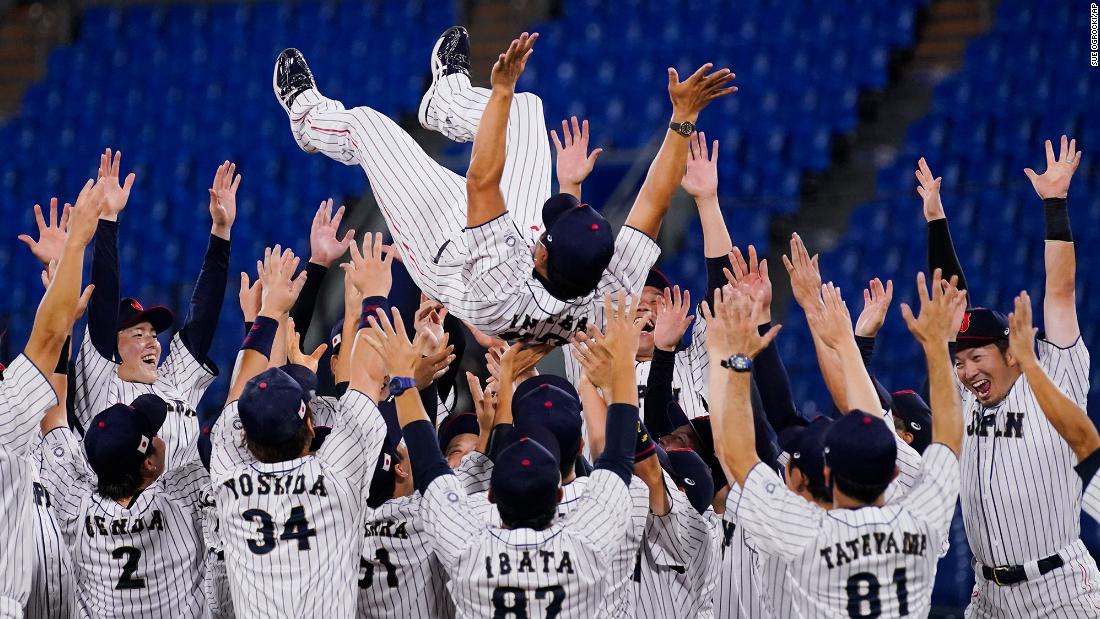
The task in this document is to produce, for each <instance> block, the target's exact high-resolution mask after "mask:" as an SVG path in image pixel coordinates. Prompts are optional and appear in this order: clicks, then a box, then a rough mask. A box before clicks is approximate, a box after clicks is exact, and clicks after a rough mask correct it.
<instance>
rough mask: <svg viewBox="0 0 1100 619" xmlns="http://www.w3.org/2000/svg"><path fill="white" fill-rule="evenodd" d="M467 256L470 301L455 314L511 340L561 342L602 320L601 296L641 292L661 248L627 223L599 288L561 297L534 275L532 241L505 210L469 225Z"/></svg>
mask: <svg viewBox="0 0 1100 619" xmlns="http://www.w3.org/2000/svg"><path fill="white" fill-rule="evenodd" d="M466 240H467V245H468V247H469V250H468V255H467V256H466V257H465V262H464V266H463V271H462V278H463V281H465V282H466V284H467V286H468V287H469V292H468V294H467V296H466V300H467V301H468V302H466V303H459V306H458V307H453V308H452V307H450V306H448V309H450V310H451V313H453V314H455V315H456V316H458V317H460V318H462V319H463V320H466V321H468V322H470V323H471V324H473V325H474V326H475V327H477V328H478V329H480V330H482V331H484V332H485V333H488V334H490V335H497V336H498V337H500V338H502V339H504V340H507V341H518V340H526V341H536V342H543V343H549V344H553V345H555V346H562V345H564V344H566V343H567V342H568V341H569V338H570V337H571V336H572V335H573V334H574V333H576V332H578V331H584V330H585V329H587V327H588V325H589V324H594V325H597V326H599V327H601V328H602V327H603V325H604V316H603V296H604V295H605V294H614V293H616V292H619V291H620V290H625V291H626V292H627V293H628V294H637V293H638V292H640V291H641V289H642V285H643V284H644V283H645V277H646V274H647V273H649V269H650V267H652V266H653V264H654V263H655V262H656V261H657V257H658V256H659V255H660V252H661V250H660V248H659V247H658V246H657V244H656V243H655V242H654V241H653V239H651V238H649V237H648V236H646V235H645V234H644V233H643V232H641V231H639V230H637V229H635V228H631V227H629V226H623V228H622V229H621V230H620V231H619V234H618V236H617V237H616V239H615V254H614V256H613V257H612V258H611V263H610V264H609V265H608V267H607V270H606V271H604V274H603V278H602V279H601V280H600V283H599V284H598V285H597V287H596V291H595V292H594V293H593V294H591V295H589V296H587V297H583V298H579V299H573V300H570V301H562V300H561V299H558V298H556V297H554V296H553V295H551V294H550V293H549V292H547V291H546V288H545V287H543V285H542V284H541V283H540V282H539V281H538V280H537V279H535V278H534V276H533V275H532V272H533V270H534V257H533V254H532V251H533V247H532V245H531V244H530V243H531V240H530V239H529V238H528V237H527V236H526V235H524V234H522V233H521V232H520V230H519V229H518V228H517V227H516V224H515V223H514V222H513V221H512V220H511V218H510V217H508V216H507V214H505V215H502V216H500V217H497V218H496V219H494V220H492V221H489V222H487V223H485V224H482V225H480V226H477V227H475V228H467V229H466Z"/></svg>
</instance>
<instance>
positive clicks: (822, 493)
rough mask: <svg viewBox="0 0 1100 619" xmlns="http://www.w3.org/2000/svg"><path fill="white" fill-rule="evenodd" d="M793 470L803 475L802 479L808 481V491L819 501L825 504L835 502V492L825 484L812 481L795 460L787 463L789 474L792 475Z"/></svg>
mask: <svg viewBox="0 0 1100 619" xmlns="http://www.w3.org/2000/svg"><path fill="white" fill-rule="evenodd" d="M792 469H798V470H799V471H800V472H801V473H802V478H803V479H805V480H806V489H807V490H809V491H810V496H812V497H813V498H814V499H815V500H817V501H822V502H824V503H832V502H833V491H832V489H830V488H829V486H828V485H827V484H825V483H824V482H815V481H813V480H812V479H810V476H809V475H807V474H806V471H803V470H802V467H800V466H798V465H796V464H795V461H794V459H793V458H792V459H790V460H788V461H787V474H788V475H790V472H791V470H792Z"/></svg>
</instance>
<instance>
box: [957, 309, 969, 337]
mask: <svg viewBox="0 0 1100 619" xmlns="http://www.w3.org/2000/svg"><path fill="white" fill-rule="evenodd" d="M969 328H970V312H967V313H965V314H963V322H962V325H960V326H959V333H966V330H967V329H969Z"/></svg>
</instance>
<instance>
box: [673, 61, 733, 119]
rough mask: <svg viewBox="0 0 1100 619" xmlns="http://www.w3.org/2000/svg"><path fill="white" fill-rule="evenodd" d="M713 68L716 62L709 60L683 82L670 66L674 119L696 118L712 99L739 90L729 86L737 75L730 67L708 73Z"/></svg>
mask: <svg viewBox="0 0 1100 619" xmlns="http://www.w3.org/2000/svg"><path fill="white" fill-rule="evenodd" d="M712 68H714V64H713V63H710V62H708V63H706V64H705V65H703V66H701V67H699V68H698V69H697V70H696V71H695V73H692V74H691V75H690V76H688V78H687V79H686V80H684V81H682V82H681V81H680V74H679V73H677V72H676V69H674V68H672V67H669V68H668V96H669V98H670V99H672V117H673V119H674V120H683V119H684V118H686V119H688V120H694V119H695V117H696V116H698V115H699V112H701V111H703V108H705V107H706V106H707V104H708V103H710V102H711V101H713V100H715V99H717V98H719V97H724V96H726V95H728V94H730V93H734V92H737V87H736V86H729V87H727V86H728V85H729V83H730V82H732V81H733V78H734V77H736V76H735V75H734V74H733V73H731V72H730V70H729V69H720V70H718V71H714V72H713V73H708V72H709V71H710V70H711V69H712Z"/></svg>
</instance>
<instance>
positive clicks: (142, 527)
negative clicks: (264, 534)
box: [42, 428, 210, 618]
mask: <svg viewBox="0 0 1100 619" xmlns="http://www.w3.org/2000/svg"><path fill="white" fill-rule="evenodd" d="M42 448H43V452H44V462H43V467H42V484H43V485H44V486H45V487H46V489H47V490H48V491H49V492H50V494H51V496H52V501H53V506H54V513H55V514H56V515H57V520H58V524H59V525H60V526H61V531H62V534H63V535H64V538H65V541H66V543H67V544H68V546H69V547H70V548H71V549H72V553H73V571H74V576H75V578H76V585H77V615H78V616H81V617H88V618H91V617H150V616H165V615H171V616H173V617H202V616H203V613H204V608H205V595H204V592H203V574H204V567H203V562H204V559H205V555H206V553H205V550H206V548H205V545H204V543H203V539H202V520H201V513H200V511H201V508H202V507H201V504H202V495H203V492H204V491H205V489H206V488H207V487H209V484H210V477H209V475H208V474H207V472H206V470H205V469H204V468H203V467H202V464H201V463H200V462H199V461H198V454H197V451H196V450H194V449H192V450H191V455H192V456H193V457H192V458H191V459H190V461H188V463H187V464H180V465H179V466H177V467H176V468H175V469H172V470H171V471H167V472H165V473H164V474H163V475H161V477H160V478H158V479H157V480H156V481H155V482H153V484H152V485H151V486H149V487H147V488H146V489H145V490H143V491H142V492H141V493H140V494H138V495H137V496H136V497H134V499H133V500H132V501H131V503H130V504H129V506H127V507H124V506H122V505H121V504H119V503H118V502H116V501H114V500H111V499H109V498H106V497H104V496H101V495H99V494H98V493H96V490H95V481H94V479H93V477H92V476H91V475H90V474H89V469H88V467H87V465H86V463H85V460H84V454H83V450H82V449H81V447H80V445H79V444H78V443H77V441H76V437H74V436H73V434H72V432H70V431H69V429H68V428H57V429H55V430H53V431H51V432H50V433H49V434H47V435H46V436H45V438H43V444H42Z"/></svg>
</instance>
